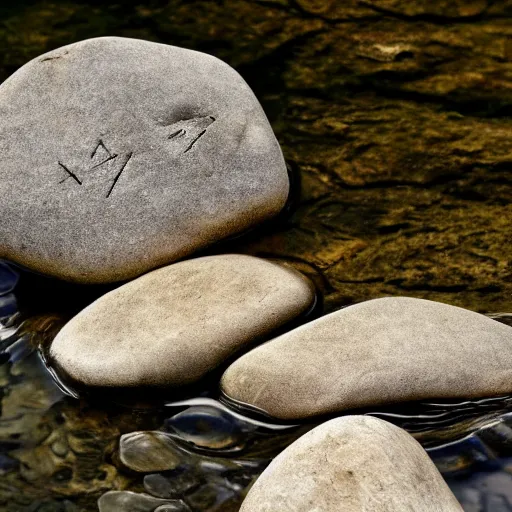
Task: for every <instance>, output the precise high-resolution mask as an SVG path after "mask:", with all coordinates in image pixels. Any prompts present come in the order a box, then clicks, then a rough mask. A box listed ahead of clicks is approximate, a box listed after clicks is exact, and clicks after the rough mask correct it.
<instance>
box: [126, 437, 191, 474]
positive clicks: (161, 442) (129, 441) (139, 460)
mask: <svg viewBox="0 0 512 512" xmlns="http://www.w3.org/2000/svg"><path fill="white" fill-rule="evenodd" d="M119 458H120V459H121V462H122V463H123V464H124V465H125V466H126V467H128V468H130V469H133V470H134V471H139V472H141V473H151V472H153V471H165V470H169V469H174V468H176V467H178V466H179V464H180V462H181V460H180V455H179V451H178V449H177V448H176V445H175V443H174V441H173V440H172V439H171V438H170V436H169V435H168V434H166V433H165V432H158V431H154V432H149V431H148V432H131V433H130V434H124V435H122V436H121V440H120V441H119Z"/></svg>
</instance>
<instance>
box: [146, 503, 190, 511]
mask: <svg viewBox="0 0 512 512" xmlns="http://www.w3.org/2000/svg"><path fill="white" fill-rule="evenodd" d="M155 512H192V511H191V510H190V507H189V506H188V505H187V504H186V503H184V502H183V501H180V502H176V503H167V504H166V505H160V506H159V507H158V508H155Z"/></svg>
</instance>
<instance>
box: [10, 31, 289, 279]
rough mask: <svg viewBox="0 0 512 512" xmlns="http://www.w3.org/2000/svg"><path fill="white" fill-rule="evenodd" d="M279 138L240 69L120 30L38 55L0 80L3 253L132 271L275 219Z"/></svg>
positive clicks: (119, 273)
mask: <svg viewBox="0 0 512 512" xmlns="http://www.w3.org/2000/svg"><path fill="white" fill-rule="evenodd" d="M288 191H289V183H288V176H287V170H286V166H285V162H284V159H283V155H282V153H281V149H280V147H279V144H278V142H277V140H276V138H275V136H274V133H273V131H272V129H271V127H270V124H269V122H268V120H267V118H266V116H265V114H264V112H263V110H262V108H261V106H260V104H259V103H258V101H257V99H256V97H255V96H254V94H253V93H252V91H251V90H250V88H249V87H248V85H247V84H246V83H245V81H244V80H243V79H242V78H241V77H240V75H239V74H238V73H237V72H236V71H235V70H234V69H232V68H231V67H230V66H228V65H227V64H225V63H224V62H222V61H220V60H218V59H217V58H215V57H212V56H210V55H207V54H204V53H200V52H196V51H192V50H186V49H183V48H177V47H174V46H167V45H163V44H157V43H153V42H148V41H141V40H135V39H125V38H119V37H102V38H97V39H89V40H86V41H81V42H78V43H74V44H71V45H69V46H64V47H62V48H58V49H56V50H53V51H51V52H49V53H46V54H44V55H41V56H40V57H37V58H35V59H34V60H32V61H30V62H29V63H28V64H26V65H25V66H23V67H22V68H21V69H19V70H18V71H17V72H16V73H14V74H13V75H12V76H11V77H10V78H8V79H7V80H6V81H5V82H4V83H3V84H2V85H1V86H0V197H2V201H1V202H0V218H1V219H2V222H1V224H0V257H4V258H6V259H10V260H13V261H15V262H17V263H20V264H23V265H24V266H26V267H28V268H31V269H33V270H36V271H39V272H42V273H46V274H49V275H52V276H57V277H60V278H63V279H68V280H73V281H78V282H84V283H98V282H108V281H117V280H124V279H128V278H132V277H134V276H137V275H139V274H141V273H143V272H145V271H147V270H150V269H152V268H154V267H157V266H161V265H163V264H166V263H169V262H172V261H174V260H176V259H179V258H182V257H183V256H185V255H187V254H190V253H192V252H193V251H194V250H196V249H198V248H201V247H204V246H205V245H207V244H210V243H212V242H215V241H217V240H219V239H222V238H225V237H228V236H230V235H233V234H237V233H239V232H241V231H244V230H246V229H248V228H250V227H252V226H255V225H256V224H258V223H260V222H262V221H264V220H266V219H269V218H270V217H272V216H273V215H275V214H277V213H278V212H279V211H280V210H281V209H282V207H283V206H284V204H285V202H286V199H287V197H288Z"/></svg>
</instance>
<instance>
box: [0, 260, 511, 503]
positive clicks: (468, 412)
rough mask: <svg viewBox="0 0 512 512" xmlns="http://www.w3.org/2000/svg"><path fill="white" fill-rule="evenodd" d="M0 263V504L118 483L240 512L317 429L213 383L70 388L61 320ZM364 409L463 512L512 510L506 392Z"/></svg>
mask: <svg viewBox="0 0 512 512" xmlns="http://www.w3.org/2000/svg"><path fill="white" fill-rule="evenodd" d="M0 271H1V277H2V282H1V283H2V284H1V286H2V288H1V292H2V295H1V297H0V316H1V317H2V321H1V327H0V362H1V364H0V398H1V415H0V475H1V477H2V478H1V479H0V510H5V511H9V512H11V511H13V512H14V511H36V510H37V511H63V512H64V511H66V512H71V511H73V512H74V511H82V510H83V511H89V510H96V509H97V500H98V499H99V498H100V497H101V496H102V495H104V494H105V493H106V492H107V491H112V490H123V491H131V492H134V493H139V494H145V495H148V494H149V495H153V496H155V497H159V498H162V499H170V500H182V501H181V502H180V501H178V503H182V504H183V503H185V504H186V505H188V507H189V509H190V510H192V511H193V512H214V511H219V512H220V511H223V512H229V511H236V510H238V509H239V507H240V504H241V502H242V500H243V497H244V496H245V494H246V492H247V490H248V488H249V487H250V485H251V484H252V482H253V481H254V480H255V479H256V478H257V476H258V475H259V474H260V473H261V471H263V469H264V468H265V467H266V466H267V464H268V463H269V461H270V460H271V459H272V458H273V457H275V455H277V454H278V453H279V452H280V451H281V450H282V449H283V448H284V447H286V446H287V445H288V444H290V443H291V442H293V440H295V439H296V438H297V437H299V436H300V435H302V434H303V433H305V432H306V431H308V430H309V429H310V428H312V427H314V426H315V425H314V423H309V424H302V425H283V424H279V423H276V422H273V421H272V420H268V419H264V418H263V419H262V418H251V417H248V416H245V415H244V414H242V413H240V412H238V411H235V410H233V409H230V408H229V407H227V406H226V405H224V404H222V403H221V402H219V401H218V396H217V395H216V393H217V391H216V390H205V392H204V393H202V394H201V396H198V397H192V398H188V399H185V400H175V401H172V400H169V401H167V402H162V403H161V404H160V406H159V407H154V406H152V407H149V406H148V407H147V408H141V407H140V405H139V406H138V408H133V407H129V406H126V405H119V404H113V403H100V401H99V400H95V399H94V398H93V397H89V398H87V397H81V398H74V397H72V396H69V394H68V393H66V390H65V389H62V388H61V387H60V386H59V385H58V384H57V382H56V381H55V380H54V378H53V377H52V375H51V374H50V373H49V371H48V369H47V368H46V366H45V364H44V362H43V359H42V357H41V351H40V350H39V348H40V347H44V346H47V344H48V343H49V341H50V340H51V339H52V338H53V336H54V335H55V333H56V332H57V331H58V329H59V328H60V326H61V325H62V324H63V322H64V318H63V317H61V316H58V315H41V316H27V315H26V314H21V313H19V312H18V311H17V309H18V307H17V303H16V290H14V286H15V284H16V274H15V273H13V274H11V273H10V272H9V268H8V267H5V266H3V265H0ZM13 290H14V292H15V293H13ZM496 319H497V320H499V321H502V322H504V323H511V321H512V315H507V314H502V315H498V316H497V318H496ZM358 412H361V411H358ZM363 412H364V413H365V414H373V415H375V416H378V417H381V418H383V419H386V420H388V421H391V422H393V423H396V424H398V425H400V426H402V427H403V428H406V429H407V430H408V431H410V432H411V433H412V434H413V435H414V436H415V437H416V438H417V439H418V440H419V441H420V442H421V443H422V444H423V446H424V447H425V448H426V449H427V451H428V453H429V455H430V456H431V457H432V459H433V460H434V462H435V463H436V465H437V467H438V468H439V469H440V471H441V472H442V474H443V475H444V476H445V478H446V480H447V481H448V483H449V485H450V486H451V487H452V489H453V490H454V492H455V493H456V495H457V497H458V498H459V499H460V500H461V502H462V503H463V505H464V507H465V510H467V511H469V512H473V511H475V512H476V511H480V510H482V511H483V510H489V511H493V512H496V511H501V510H503V511H507V510H512V397H496V398H492V399H481V400H469V401H458V402H448V401H428V402H423V403H415V404H409V405H406V406H401V407H387V408H384V409H382V410H377V409H373V410H368V411H363ZM154 431H157V432H160V434H152V432H154ZM135 432H143V433H142V434H140V433H139V434H134V433H135ZM155 435H156V436H157V437H156V438H155ZM158 436H160V437H158ZM155 439H157V442H155ZM158 439H160V441H158ZM161 439H164V440H165V445H162V444H161ZM133 440H135V442H134V441H133ZM141 440H143V441H144V443H145V444H144V443H143V444H142V445H141V444H140V441H141ZM120 441H121V443H120ZM148 443H149V444H148ZM120 448H122V449H120ZM162 461H163V462H162ZM155 464H156V466H155ZM162 464H163V466H162ZM126 496H127V498H126ZM126 496H125V499H128V501H129V500H133V499H135V498H134V496H133V495H126ZM139 506H141V505H139ZM142 506H143V507H145V506H146V505H142ZM155 508H156V506H153V505H151V504H150V505H148V508H147V509H148V510H154V509H155ZM114 509H116V510H121V508H119V507H118V506H115V508H112V510H114ZM126 510H128V509H126ZM162 510H163V509H162ZM170 510H171V509H170ZM184 510H188V509H184Z"/></svg>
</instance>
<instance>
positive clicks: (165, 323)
mask: <svg viewBox="0 0 512 512" xmlns="http://www.w3.org/2000/svg"><path fill="white" fill-rule="evenodd" d="M314 302H315V291H314V288H313V287H312V285H311V283H310V282H309V280H308V279H306V278H305V277H304V276H303V275H302V274H300V273H299V272H296V271H294V270H291V269H288V268H285V267H283V266H281V265H278V264H276V263H273V262H270V261H267V260H263V259H259V258H255V257H252V256H244V255H239V254H230V255H221V256H208V257H203V258H196V259H192V260H187V261H182V262H180V263H176V264H174V265H170V266H167V267H164V268H161V269H159V270H155V271H153V272H150V273H148V274H146V275H144V276H142V277H140V278H138V279H136V280H134V281H131V282H130V283H128V284H125V285H123V286H121V287H119V288H117V289H116V290H114V291H112V292H110V293H107V294H106V295H104V296H103V297H101V298H100V299H98V300H97V301H96V302H94V303H93V304H91V305H90V306H88V307H87V308H85V309H84V310H83V311H82V312H80V313H79V314H78V315H77V316H76V317H74V318H73V319H71V320H70V322H69V323H68V324H66V325H65V326H64V328H63V329H62V330H61V331H60V332H59V334H58V335H57V336H56V338H55V340H54V341H53V343H52V345H51V348H50V360H51V361H52V362H53V363H55V364H56V366H58V367H59V368H60V370H61V371H62V372H64V374H65V375H67V376H68V377H69V378H71V379H72V380H74V381H76V382H79V383H81V384H85V385H88V386H99V387H137V386H159V387H180V386H183V385H186V384H191V383H194V382H196V381H197V380H199V379H200V378H201V377H203V376H204V375H206V374H207V373H208V372H209V371H210V370H212V369H213V368H215V367H217V366H218V365H220V364H221V363H222V362H223V361H224V360H225V359H227V358H228V357H230V356H232V355H233V354H234V353H236V352H237V351H239V350H241V349H243V348H244V347H245V346H247V345H250V344H251V343H255V342H257V341H264V340H265V339H268V337H269V336H271V333H272V332H273V331H274V330H275V329H277V328H279V327H282V326H283V325H285V324H287V323H288V322H290V321H291V320H293V319H295V318H296V317H297V316H299V315H301V314H303V313H305V312H306V311H307V310H309V308H311V307H312V305H313V304H314Z"/></svg>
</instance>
